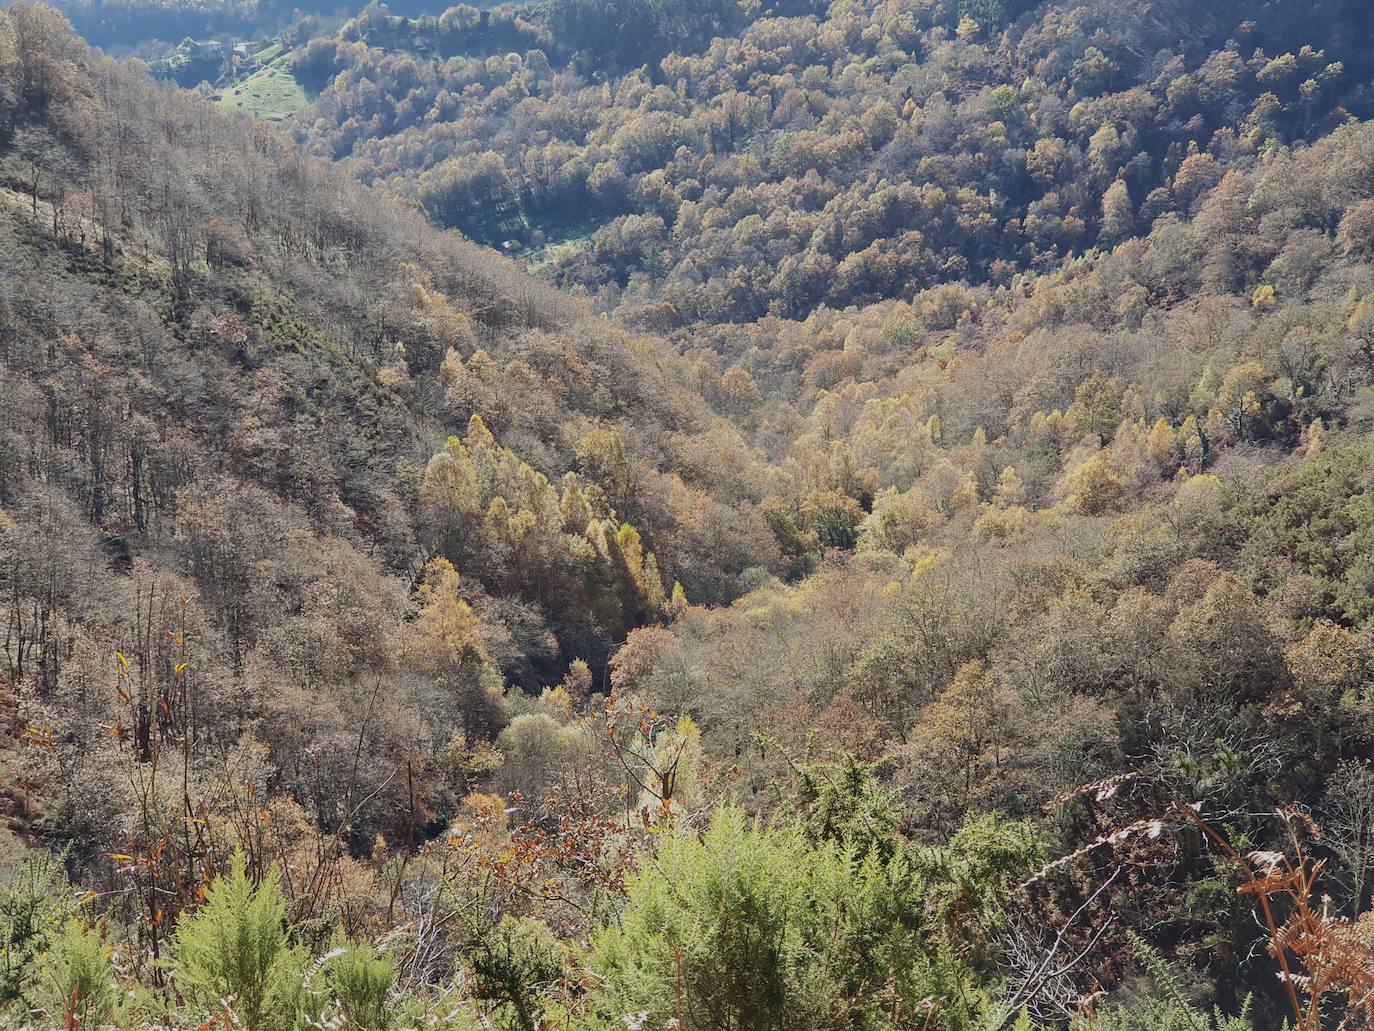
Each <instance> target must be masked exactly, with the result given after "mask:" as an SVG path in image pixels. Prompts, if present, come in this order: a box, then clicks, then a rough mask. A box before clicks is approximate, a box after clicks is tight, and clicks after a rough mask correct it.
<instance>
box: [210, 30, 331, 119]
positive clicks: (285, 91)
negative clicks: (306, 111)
mask: <svg viewBox="0 0 1374 1031" xmlns="http://www.w3.org/2000/svg"><path fill="white" fill-rule="evenodd" d="M276 50H277V52H276V53H275V54H273V55H271V56H270V57H269V58H268V59H267V60H266V61H260V62H259V64H258V68H257V70H256V71H254V72H253V73H252V74H251V75H249V76H248V77H247V78H245V79H242V80H240V81H239V82H236V83H235V84H234V85H232V86H230V87H228V88H227V89H225V91H224V92H223V93H221V94H220V96H219V104H220V106H221V107H226V108H228V109H229V110H231V111H243V112H244V113H246V114H251V115H254V116H255V117H257V118H261V119H262V120H263V121H265V122H280V121H282V120H283V119H285V118H288V117H290V116H291V115H293V114H295V113H296V112H297V111H300V110H301V109H302V108H305V107H308V106H309V105H310V102H311V100H312V97H311V96H310V94H309V93H308V92H307V91H306V89H305V87H304V86H302V85H301V83H300V82H299V80H297V78H296V76H295V74H294V72H293V71H292V69H291V59H290V57H289V56H288V55H286V54H283V53H281V51H280V47H277V48H276ZM264 55H266V52H264Z"/></svg>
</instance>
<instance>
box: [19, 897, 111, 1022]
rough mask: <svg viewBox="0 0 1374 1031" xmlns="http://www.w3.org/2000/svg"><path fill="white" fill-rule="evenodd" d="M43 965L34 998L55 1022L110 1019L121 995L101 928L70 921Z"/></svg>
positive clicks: (42, 962) (47, 954)
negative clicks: (117, 988) (116, 987)
mask: <svg viewBox="0 0 1374 1031" xmlns="http://www.w3.org/2000/svg"><path fill="white" fill-rule="evenodd" d="M39 968H40V969H39V976H38V979H37V985H36V988H35V991H34V1001H35V1002H36V1003H37V1004H38V1008H39V1009H40V1010H42V1011H43V1012H45V1013H47V1015H48V1018H49V1019H50V1020H51V1021H52V1022H53V1023H54V1024H61V1025H63V1026H68V1025H70V1024H71V1023H72V1022H75V1024H76V1026H78V1027H88V1026H94V1025H97V1024H102V1023H106V1022H108V1021H109V1020H110V1018H111V1015H112V1014H113V1013H114V1010H115V1005H116V1003H117V1002H118V994H117V992H116V989H115V977H114V968H113V967H111V965H110V948H109V945H108V944H107V943H106V942H105V938H104V936H103V935H102V934H101V933H100V931H99V930H97V929H95V928H87V927H86V926H85V925H84V924H83V923H82V922H81V921H80V920H75V919H73V920H68V921H67V925H66V927H65V928H64V929H63V931H62V933H61V934H60V935H58V936H57V937H56V938H55V940H54V941H53V943H52V948H51V949H50V950H49V951H48V952H47V953H45V954H44V956H43V959H42V961H41V962H40V964H39Z"/></svg>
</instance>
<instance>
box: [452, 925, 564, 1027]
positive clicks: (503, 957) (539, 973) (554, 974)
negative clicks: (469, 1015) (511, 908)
mask: <svg viewBox="0 0 1374 1031" xmlns="http://www.w3.org/2000/svg"><path fill="white" fill-rule="evenodd" d="M562 952H563V949H562V946H561V945H560V944H559V942H558V939H557V938H555V937H554V935H553V932H552V931H550V930H549V929H548V927H547V926H545V925H544V924H543V923H541V922H540V921H538V920H531V919H529V918H525V917H512V916H503V917H502V918H501V921H500V923H498V924H497V925H496V926H495V927H493V928H491V929H490V930H488V931H485V932H483V933H482V934H480V935H479V936H478V938H477V941H476V942H475V943H474V947H473V949H472V952H471V953H470V955H469V963H470V964H471V966H472V994H473V995H474V996H476V997H477V998H479V999H486V1000H488V1001H490V1002H495V1003H497V1004H498V1005H499V1006H500V1009H499V1010H498V1013H497V1017H498V1020H499V1024H498V1026H501V1027H509V1028H513V1029H516V1031H535V1029H536V1028H538V1027H539V1026H540V1017H541V1016H542V1015H543V1010H544V1002H545V999H544V990H545V989H546V988H547V987H548V985H549V983H550V982H552V981H554V980H556V979H557V978H558V977H559V976H561V974H562V973H563V960H562Z"/></svg>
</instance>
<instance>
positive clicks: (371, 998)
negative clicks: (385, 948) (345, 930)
mask: <svg viewBox="0 0 1374 1031" xmlns="http://www.w3.org/2000/svg"><path fill="white" fill-rule="evenodd" d="M331 952H332V953H333V955H332V956H331V958H330V959H329V961H328V962H327V963H326V964H325V968H324V972H325V978H326V979H327V980H328V982H329V988H330V990H331V991H332V992H333V994H334V998H336V999H337V1000H338V1001H339V1008H340V1009H341V1010H342V1011H343V1015H344V1016H345V1017H346V1018H347V1019H348V1021H349V1024H350V1026H352V1027H355V1028H359V1029H360V1031H386V1028H387V1027H389V1026H390V1023H391V1021H390V1016H391V1015H390V1012H389V1010H388V1007H387V996H388V995H389V994H390V992H391V985H392V983H393V982H394V981H395V980H396V964H395V963H394V962H392V960H391V959H390V958H389V957H386V956H378V955H377V951H376V950H375V949H374V948H373V947H372V946H371V945H369V944H368V943H366V942H357V943H354V942H348V941H346V940H340V941H339V942H338V943H337V944H336V945H335V948H334V949H333V950H331Z"/></svg>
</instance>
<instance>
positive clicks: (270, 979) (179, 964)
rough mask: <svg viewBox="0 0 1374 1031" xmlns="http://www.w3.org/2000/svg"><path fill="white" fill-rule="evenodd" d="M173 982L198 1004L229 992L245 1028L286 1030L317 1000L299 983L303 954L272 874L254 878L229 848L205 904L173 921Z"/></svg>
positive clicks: (212, 1004)
mask: <svg viewBox="0 0 1374 1031" xmlns="http://www.w3.org/2000/svg"><path fill="white" fill-rule="evenodd" d="M175 970H176V987H177V991H178V992H180V993H181V995H182V997H183V998H185V999H186V1000H187V1001H188V1002H189V1003H191V1004H192V1005H193V1006H196V1007H197V1008H198V1009H199V1010H200V1011H202V1012H214V1011H217V1010H219V1009H220V1008H221V1006H222V1005H224V1003H223V1002H222V1000H227V1002H228V1005H229V1006H231V1007H232V1009H233V1012H234V1013H235V1014H236V1015H237V1017H238V1018H239V1019H240V1020H241V1021H242V1022H243V1023H244V1024H245V1025H246V1026H247V1027H248V1028H249V1029H250V1031H288V1029H291V1028H295V1027H297V1026H299V1024H300V1022H301V1020H302V1017H303V1016H304V1015H305V1014H306V1013H307V1012H309V1011H311V1010H312V1009H314V1008H317V1006H318V999H316V998H314V997H312V995H311V993H310V991H309V989H308V987H307V986H306V983H305V970H306V954H305V951H304V950H303V949H301V948H299V947H294V948H293V947H292V946H291V944H290V942H289V941H288V939H287V933H286V903H285V902H284V901H283V899H282V894H281V888H280V887H279V885H278V883H277V878H276V875H275V874H271V875H269V876H268V877H267V878H266V879H265V880H264V881H263V882H262V883H261V884H259V885H254V883H253V881H252V879H251V878H250V877H249V876H248V874H247V872H246V871H245V869H244V861H243V857H242V856H235V857H234V860H233V863H232V866H231V869H230V871H229V874H228V876H222V877H217V878H215V881H214V883H213V884H211V885H210V890H209V892H208V893H207V894H206V897H205V905H204V907H203V908H202V909H201V910H200V911H199V912H198V913H195V914H194V915H190V916H183V917H182V918H181V919H180V920H178V921H177V934H176V961H175Z"/></svg>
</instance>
